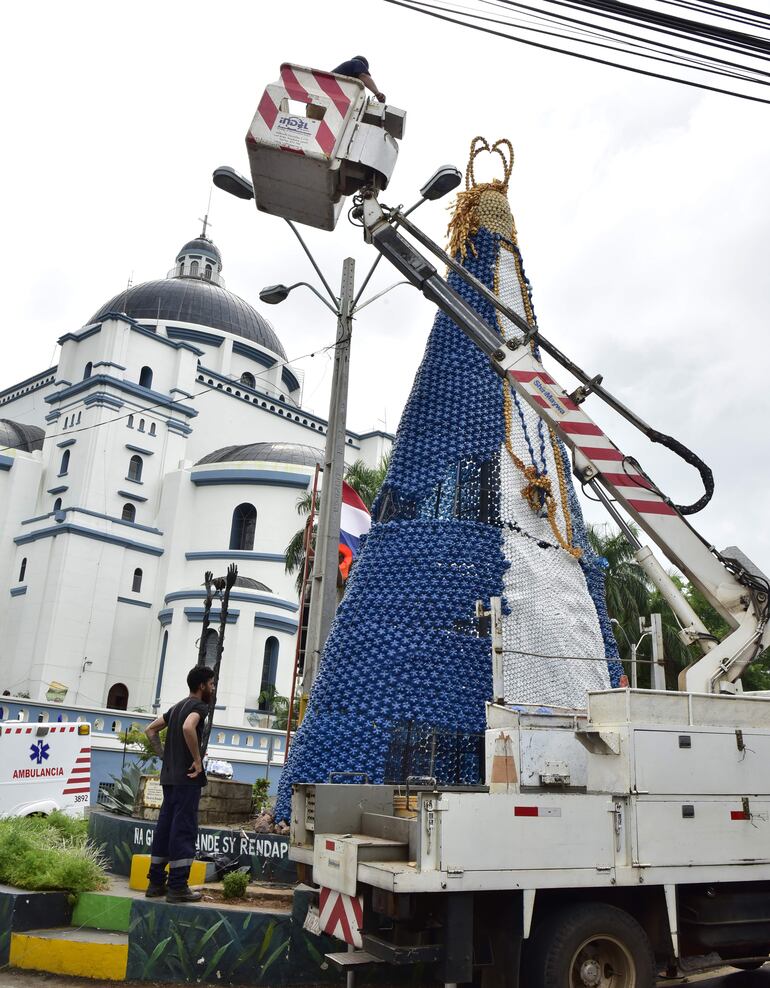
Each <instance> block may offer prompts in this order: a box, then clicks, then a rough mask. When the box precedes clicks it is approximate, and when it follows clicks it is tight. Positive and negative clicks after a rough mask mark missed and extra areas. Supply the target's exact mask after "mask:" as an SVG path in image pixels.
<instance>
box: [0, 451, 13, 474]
mask: <svg viewBox="0 0 770 988" xmlns="http://www.w3.org/2000/svg"><path fill="white" fill-rule="evenodd" d="M13 461H14V457H13V456H5V455H4V454H3V453H0V470H10V469H11V467H12V466H13Z"/></svg>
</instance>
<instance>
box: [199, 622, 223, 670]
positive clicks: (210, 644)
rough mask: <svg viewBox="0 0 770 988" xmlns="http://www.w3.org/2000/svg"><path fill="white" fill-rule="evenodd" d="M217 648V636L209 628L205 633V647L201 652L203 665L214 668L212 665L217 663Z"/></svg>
mask: <svg viewBox="0 0 770 988" xmlns="http://www.w3.org/2000/svg"><path fill="white" fill-rule="evenodd" d="M218 647H219V635H218V634H217V633H216V631H214V629H213V628H209V630H208V631H207V632H206V645H205V648H204V650H203V665H206V666H209V667H210V668H212V669H213V668H214V663H215V662H216V661H217V649H218Z"/></svg>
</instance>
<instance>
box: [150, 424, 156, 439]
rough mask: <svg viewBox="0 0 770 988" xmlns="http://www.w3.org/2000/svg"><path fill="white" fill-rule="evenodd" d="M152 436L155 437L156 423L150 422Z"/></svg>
mask: <svg viewBox="0 0 770 988" xmlns="http://www.w3.org/2000/svg"><path fill="white" fill-rule="evenodd" d="M150 435H151V436H154V435H155V423H154V422H150Z"/></svg>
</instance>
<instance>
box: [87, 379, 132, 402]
mask: <svg viewBox="0 0 770 988" xmlns="http://www.w3.org/2000/svg"><path fill="white" fill-rule="evenodd" d="M89 380H90V378H89ZM83 404H84V405H85V406H86V408H92V407H93V408H115V409H117V410H120V409H121V408H122V407H123V405H124V404H125V402H122V401H121V400H120V398H116V397H115V396H114V395H110V394H107V392H106V391H96V392H95V393H94V394H92V395H86V397H85V398H84V399H83Z"/></svg>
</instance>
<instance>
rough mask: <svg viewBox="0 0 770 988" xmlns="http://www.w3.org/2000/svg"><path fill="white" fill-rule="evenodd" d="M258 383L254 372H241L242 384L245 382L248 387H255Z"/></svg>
mask: <svg viewBox="0 0 770 988" xmlns="http://www.w3.org/2000/svg"><path fill="white" fill-rule="evenodd" d="M256 383H257V382H256V379H255V378H254V375H253V374H250V373H249V372H248V371H244V373H243V374H241V384H245V385H246V387H247V388H253V387H254V385H255V384H256Z"/></svg>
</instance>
